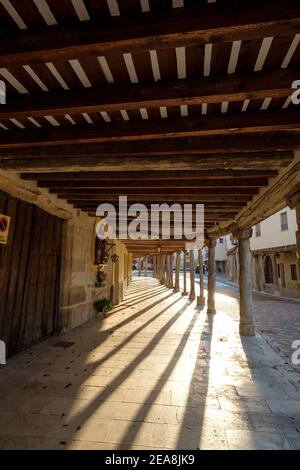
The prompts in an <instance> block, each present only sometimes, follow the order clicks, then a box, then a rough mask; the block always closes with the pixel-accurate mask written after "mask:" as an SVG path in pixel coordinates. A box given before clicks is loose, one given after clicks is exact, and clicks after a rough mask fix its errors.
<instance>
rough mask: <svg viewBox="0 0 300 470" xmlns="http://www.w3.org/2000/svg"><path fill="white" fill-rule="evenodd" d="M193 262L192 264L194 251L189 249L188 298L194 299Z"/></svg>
mask: <svg viewBox="0 0 300 470" xmlns="http://www.w3.org/2000/svg"><path fill="white" fill-rule="evenodd" d="M195 298H196V293H195V264H194V251H193V250H190V295H189V299H190V300H195Z"/></svg>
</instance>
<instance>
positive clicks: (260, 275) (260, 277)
mask: <svg viewBox="0 0 300 470" xmlns="http://www.w3.org/2000/svg"><path fill="white" fill-rule="evenodd" d="M265 284H266V280H265V268H264V260H263V257H262V255H257V288H258V290H259V291H263V290H265Z"/></svg>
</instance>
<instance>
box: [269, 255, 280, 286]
mask: <svg viewBox="0 0 300 470" xmlns="http://www.w3.org/2000/svg"><path fill="white" fill-rule="evenodd" d="M271 260H272V268H273V285H274V294H279V280H278V268H277V259H276V254H273V255H271Z"/></svg>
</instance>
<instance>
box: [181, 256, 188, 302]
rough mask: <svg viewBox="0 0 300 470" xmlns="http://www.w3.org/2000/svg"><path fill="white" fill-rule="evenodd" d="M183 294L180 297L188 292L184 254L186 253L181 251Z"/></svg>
mask: <svg viewBox="0 0 300 470" xmlns="http://www.w3.org/2000/svg"><path fill="white" fill-rule="evenodd" d="M182 253H183V292H182V295H187V294H188V292H187V290H186V254H187V251H186V250H183V252H182Z"/></svg>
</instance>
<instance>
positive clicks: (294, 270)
mask: <svg viewBox="0 0 300 470" xmlns="http://www.w3.org/2000/svg"><path fill="white" fill-rule="evenodd" d="M291 280H292V281H297V280H298V276H297V266H296V265H295V264H291Z"/></svg>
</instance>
